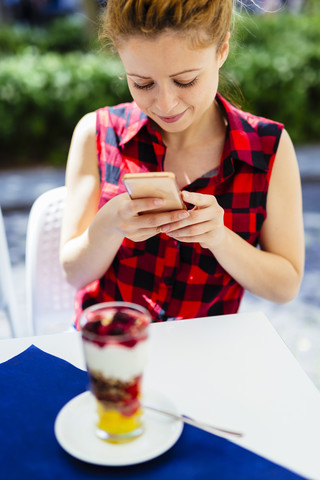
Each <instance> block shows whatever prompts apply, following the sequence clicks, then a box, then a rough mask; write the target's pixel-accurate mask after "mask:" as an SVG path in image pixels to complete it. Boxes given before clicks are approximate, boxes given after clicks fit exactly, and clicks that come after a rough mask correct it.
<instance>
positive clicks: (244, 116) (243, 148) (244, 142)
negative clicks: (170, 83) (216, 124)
mask: <svg viewBox="0 0 320 480" xmlns="http://www.w3.org/2000/svg"><path fill="white" fill-rule="evenodd" d="M216 100H217V102H218V103H219V105H220V107H221V108H222V109H223V110H224V113H225V116H226V119H227V123H228V125H227V132H226V142H225V147H224V155H223V158H226V157H227V156H230V157H232V158H233V159H236V160H240V161H242V162H245V163H247V164H249V165H251V166H254V167H256V168H258V169H260V170H263V171H268V160H267V159H266V157H265V155H264V153H263V146H262V143H261V140H260V137H259V135H258V133H257V131H256V129H255V128H254V126H255V124H257V123H258V118H257V117H254V116H252V115H250V114H249V113H246V112H242V111H241V110H239V109H237V108H235V107H234V106H233V105H231V103H229V102H228V101H227V100H225V99H224V98H223V97H222V96H221V95H220V94H219V93H217V96H216ZM132 105H133V107H132V108H133V111H134V113H135V114H134V115H129V116H128V118H127V122H126V128H125V131H124V135H123V136H122V138H121V140H120V143H119V145H120V146H124V145H125V144H126V143H128V142H129V141H130V140H132V139H133V138H134V137H135V136H136V135H137V134H138V133H139V131H140V130H141V129H142V128H143V127H145V126H146V127H147V129H148V132H149V134H151V136H152V140H153V141H155V142H156V143H162V140H161V135H160V133H159V132H157V131H156V130H155V129H154V127H153V126H152V123H151V121H150V118H149V117H148V116H147V115H146V114H145V113H143V112H142V111H141V110H140V109H139V107H138V106H137V105H136V104H135V103H134V102H133V103H132ZM137 111H140V115H137ZM132 117H133V118H135V119H137V120H134V121H132V123H131V118H132ZM249 117H250V119H251V123H249V121H248V118H249ZM253 153H254V154H253Z"/></svg>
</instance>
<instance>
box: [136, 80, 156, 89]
mask: <svg viewBox="0 0 320 480" xmlns="http://www.w3.org/2000/svg"><path fill="white" fill-rule="evenodd" d="M133 85H134V88H137V89H138V90H149V89H150V88H152V87H153V85H154V84H153V83H148V84H147V85H139V83H136V82H134V83H133Z"/></svg>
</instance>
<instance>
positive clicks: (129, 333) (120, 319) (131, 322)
mask: <svg viewBox="0 0 320 480" xmlns="http://www.w3.org/2000/svg"><path fill="white" fill-rule="evenodd" d="M90 316H91V317H92V320H91V319H90V320H89V321H88V322H87V323H86V324H85V325H84V327H83V336H84V339H86V333H89V334H90V333H92V334H94V335H97V336H99V337H105V338H90V335H88V337H87V339H88V340H91V341H93V342H95V343H96V344H97V345H99V346H104V345H106V344H107V343H108V340H107V338H106V337H108V336H111V337H117V336H123V338H121V339H120V338H119V342H118V343H119V344H121V345H123V346H125V347H128V348H132V347H134V346H135V345H136V344H137V343H138V342H139V341H140V340H145V339H146V337H147V333H146V332H144V328H145V327H146V326H147V325H148V323H149V322H148V319H147V318H146V316H145V315H143V314H142V313H140V312H137V313H135V312H132V311H131V310H129V309H127V308H125V307H124V308H123V310H112V309H110V310H109V309H106V310H105V314H103V312H99V313H98V320H97V317H96V316H94V312H90ZM111 341H112V340H109V342H111Z"/></svg>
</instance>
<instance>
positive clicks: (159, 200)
mask: <svg viewBox="0 0 320 480" xmlns="http://www.w3.org/2000/svg"><path fill="white" fill-rule="evenodd" d="M163 203H164V200H163V198H156V199H155V200H154V201H153V204H154V205H156V206H157V207H158V206H159V207H160V206H161V205H163Z"/></svg>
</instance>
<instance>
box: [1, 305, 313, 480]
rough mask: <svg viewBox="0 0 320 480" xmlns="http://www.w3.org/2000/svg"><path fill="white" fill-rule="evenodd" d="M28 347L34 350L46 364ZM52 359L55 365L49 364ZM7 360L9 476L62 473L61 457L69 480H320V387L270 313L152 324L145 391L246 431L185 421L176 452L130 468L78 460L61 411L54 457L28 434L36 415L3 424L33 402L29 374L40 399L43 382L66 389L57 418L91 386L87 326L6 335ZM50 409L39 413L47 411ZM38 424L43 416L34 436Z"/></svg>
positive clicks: (4, 409)
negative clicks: (217, 430)
mask: <svg viewBox="0 0 320 480" xmlns="http://www.w3.org/2000/svg"><path fill="white" fill-rule="evenodd" d="M31 346H33V347H31ZM30 348H31V350H30ZM32 349H33V350H32ZM38 349H40V350H38ZM28 355H31V356H32V355H33V358H34V362H36V363H32V361H31V360H30V357H29V359H28ZM51 356H53V357H51ZM47 359H49V360H50V362H51V363H50V362H49V363H48V364H46V360H47ZM0 362H1V363H0V390H2V392H1V395H0V472H2V473H1V478H3V479H4V480H13V479H16V478H24V479H28V478H30V479H31V478H32V479H33V480H36V479H38V478H39V479H40V478H41V479H50V478H58V477H57V476H56V475H57V473H56V470H55V469H57V468H58V466H57V465H59V468H60V469H62V470H59V472H60V473H61V471H63V469H64V468H65V469H66V472H65V473H66V475H65V476H64V475H63V476H61V477H59V478H68V480H69V479H73V478H79V479H82V478H90V479H93V478H106V479H113V478H120V477H121V478H132V479H135V478H137V479H144V478H150V479H153V478H165V476H164V475H166V476H167V477H168V479H170V478H174V477H177V479H178V478H183V479H189V478H190V479H191V478H192V479H193V478H194V479H207V478H210V479H211V478H215V479H217V480H221V479H228V478H230V479H231V478H233V479H235V480H237V479H243V480H248V479H251V478H252V479H255V478H257V479H258V478H259V479H260V478H261V479H263V478H266V479H269V478H275V479H276V480H278V479H287V478H292V479H298V478H299V479H300V478H306V479H319V480H320V392H319V391H318V390H317V389H316V387H315V386H314V385H313V383H312V382H311V380H310V379H309V377H308V376H307V375H306V374H305V373H304V371H303V370H302V368H301V367H300V365H299V363H298V362H297V361H296V359H295V358H294V356H293V355H292V353H291V352H290V350H289V349H288V348H287V346H286V345H285V343H284V342H283V340H282V339H281V337H280V336H279V335H278V333H277V332H276V330H275V328H274V327H273V326H272V324H271V323H270V321H269V320H268V318H267V317H266V316H265V314H263V313H262V312H250V313H240V314H235V315H225V316H216V317H207V318H197V319H190V320H181V321H175V322H165V323H154V324H152V325H151V327H150V349H149V358H148V364H147V367H146V370H145V375H144V389H145V390H146V391H147V390H150V391H157V392H159V393H161V394H163V395H165V396H166V397H167V398H168V399H169V400H170V401H172V402H173V404H174V405H175V408H176V410H177V411H178V412H180V413H183V414H185V415H188V416H190V417H193V418H195V419H197V420H199V421H204V422H207V423H211V424H213V425H217V426H220V427H223V428H226V429H230V430H235V431H238V432H242V433H243V436H242V437H240V438H236V437H228V438H221V437H220V436H215V435H213V434H211V433H207V432H203V431H200V430H198V429H195V428H194V427H190V426H189V425H185V426H184V428H183V432H182V435H181V437H180V438H179V439H178V440H177V443H176V444H175V445H174V446H172V448H171V449H170V450H169V451H168V452H166V453H164V454H163V455H161V456H160V457H158V458H155V459H153V460H149V461H147V462H145V463H144V464H140V465H132V466H130V467H129V466H127V467H108V466H105V467H103V466H99V467H97V466H94V465H90V464H88V463H86V462H82V461H81V460H79V459H75V458H73V457H72V456H71V455H69V454H68V453H66V452H65V451H64V450H63V449H62V448H61V447H60V445H59V444H58V442H57V440H56V439H55V437H54V434H53V428H54V425H53V424H54V418H53V419H52V418H50V421H49V419H48V425H46V428H47V430H50V435H51V432H52V435H51V436H50V440H48V445H47V447H46V448H47V451H48V452H50V455H51V456H50V458H49V459H46V458H44V456H45V453H44V452H43V451H42V450H41V452H40V451H39V452H38V453H37V449H41V441H40V442H36V443H35V444H34V443H33V439H34V438H35V437H31V438H28V436H30V435H31V433H30V432H33V430H32V428H31V426H29V427H30V428H28V429H26V424H27V422H30V419H28V418H26V419H25V422H24V419H23V418H22V419H21V418H20V419H19V422H20V424H19V428H20V432H19V434H17V431H16V430H17V426H16V425H15V426H14V427H13V429H12V430H14V431H12V432H10V429H9V430H8V425H7V424H6V429H5V430H3V424H4V423H5V422H9V421H12V422H13V421H14V418H15V415H16V414H18V412H17V410H16V411H15V412H11V410H10V406H11V404H12V405H13V407H12V408H15V409H16V408H17V405H18V406H19V402H20V404H22V403H23V402H24V401H27V398H28V393H27V392H28V389H25V390H24V391H25V392H26V397H25V398H26V400H25V399H24V395H21V392H20V391H19V385H20V383H21V382H22V384H23V381H24V380H25V379H26V378H28V380H25V381H28V382H29V383H30V384H32V383H33V379H34V382H35V385H32V387H31V388H30V389H32V392H31V393H32V395H33V397H32V398H33V399H36V398H37V395H43V394H44V393H43V391H42V390H43V387H41V385H44V386H45V387H46V386H47V388H48V397H49V396H50V399H48V401H49V400H50V401H51V400H52V399H51V397H54V396H55V395H58V394H59V395H62V397H61V398H59V401H60V404H59V402H58V403H57V404H54V406H53V407H52V408H53V410H52V412H53V413H52V415H53V417H55V415H58V413H59V410H60V408H61V407H62V405H63V404H64V403H66V402H67V401H68V400H70V399H71V398H73V397H74V396H76V395H77V394H78V393H81V392H82V391H84V390H85V388H86V386H87V384H88V382H87V380H86V378H85V375H86V372H84V370H85V363H84V358H83V351H82V344H81V337H80V334H79V333H78V332H66V333H59V334H52V335H46V336H37V337H26V338H17V339H6V340H1V341H0ZM54 362H56V363H57V362H60V363H61V365H62V364H63V368H64V369H65V370H63V369H62V366H61V365H60V363H59V368H61V370H59V374H58V372H57V373H54V371H55V370H54V367H52V365H55V363H54ZM8 369H9V370H8ZM46 369H47V370H46ZM31 370H32V371H31ZM67 370H68V372H67V373H66V375H67V376H66V377H65V379H64V373H63V372H64V371H67ZM38 371H41V372H42V373H41V375H42V376H41V379H39V378H38V377H37V375H40V374H39V373H37V372H38ZM8 372H11V373H10V375H11V377H9V373H8ZM58 375H59V379H56V377H57V376H58ZM29 377H30V378H29ZM8 378H9V380H8ZM30 379H31V380H30ZM73 379H74V385H73ZM53 380H54V382H56V381H57V382H58V380H59V382H60V383H57V384H56V383H55V384H54V385H58V387H57V386H55V387H54V392H52V389H51V390H50V394H49V389H50V386H51V384H52V382H53ZM8 381H9V385H8ZM5 382H7V383H5ZM16 388H17V392H16V391H15V389H16ZM21 388H23V387H21ZM41 388H42V390H41ZM8 389H9V390H10V392H9V393H8V394H7V395H4V392H5V391H7V390H8ZM37 389H39V393H38V391H37ZM18 393H19V401H18V400H17V398H16V397H17V395H18ZM30 401H31V400H30ZM52 401H53V400H52ZM11 402H12V403H11ZM44 403H45V402H44ZM44 408H45V405H44ZM40 410H41V409H39V415H41V413H43V412H41V411H40ZM33 415H34V416H35V414H34V413H33ZM3 417H5V418H3ZM10 419H11V420H10ZM1 423H2V425H1ZM40 423H41V422H40V420H39V424H40ZM28 425H29V423H28ZM41 425H42V427H43V419H42V424H41ZM38 427H39V425H37V419H34V432H33V434H34V435H37V428H38ZM39 428H40V427H39ZM38 431H39V432H41V429H40V430H38ZM39 435H41V433H39ZM48 438H49V437H48ZM40 440H41V439H40ZM8 445H9V447H8ZM39 445H40V446H39ZM9 448H10V451H9V452H8V449H9ZM8 455H9V457H10V460H8ZM37 455H38V456H37ZM48 455H49V453H48ZM31 456H32V457H33V463H37V461H38V460H39V464H41V462H42V461H43V462H44V461H45V465H42V466H41V468H40V470H39V471H40V474H39V475H38V476H37V466H36V465H34V464H33V465H31V460H30V462H28V458H29V457H30V458H31ZM244 457H245V460H243V458H244ZM259 461H261V462H262V463H259ZM10 462H11V463H10ZM21 462H22V463H21ZM24 462H25V465H24ZM250 462H252V467H250V465H249V464H250ZM263 462H265V463H263ZM10 465H11V466H10ZM243 465H245V466H243ZM243 468H244V470H242V469H243ZM3 472H5V475H3ZM21 472H24V475H23V474H22V473H21ZM28 472H29V473H28ZM54 472H55V473H54ZM170 472H171V474H172V476H171V475H170ZM266 472H269V473H266Z"/></svg>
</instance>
